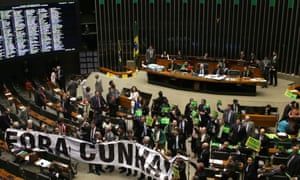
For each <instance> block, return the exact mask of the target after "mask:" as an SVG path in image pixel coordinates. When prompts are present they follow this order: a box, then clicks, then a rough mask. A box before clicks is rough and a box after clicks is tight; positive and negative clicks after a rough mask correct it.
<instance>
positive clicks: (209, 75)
mask: <svg viewBox="0 0 300 180" xmlns="http://www.w3.org/2000/svg"><path fill="white" fill-rule="evenodd" d="M204 77H205V78H207V79H214V80H224V79H225V77H226V76H225V75H222V76H220V75H216V74H208V75H206V76H204Z"/></svg>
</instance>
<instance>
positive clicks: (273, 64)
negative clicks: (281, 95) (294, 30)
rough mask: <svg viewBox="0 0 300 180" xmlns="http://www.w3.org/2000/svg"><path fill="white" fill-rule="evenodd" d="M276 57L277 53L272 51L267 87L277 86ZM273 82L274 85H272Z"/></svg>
mask: <svg viewBox="0 0 300 180" xmlns="http://www.w3.org/2000/svg"><path fill="white" fill-rule="evenodd" d="M278 61H279V59H278V56H277V52H275V51H273V53H272V59H271V68H270V84H269V85H274V86H277V68H278V67H277V65H278ZM273 80H274V84H273Z"/></svg>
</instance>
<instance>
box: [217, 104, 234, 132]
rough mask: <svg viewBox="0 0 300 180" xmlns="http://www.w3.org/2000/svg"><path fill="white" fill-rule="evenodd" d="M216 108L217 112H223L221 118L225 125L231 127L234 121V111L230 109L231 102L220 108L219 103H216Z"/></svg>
mask: <svg viewBox="0 0 300 180" xmlns="http://www.w3.org/2000/svg"><path fill="white" fill-rule="evenodd" d="M217 109H218V111H219V112H221V113H223V120H224V122H225V125H227V126H229V127H231V125H233V124H234V123H235V120H236V115H235V112H233V111H232V109H231V104H228V105H227V107H226V109H221V108H220V106H219V105H217Z"/></svg>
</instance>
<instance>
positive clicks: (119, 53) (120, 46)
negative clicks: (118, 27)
mask: <svg viewBox="0 0 300 180" xmlns="http://www.w3.org/2000/svg"><path fill="white" fill-rule="evenodd" d="M118 61H119V63H122V45H121V41H120V40H118Z"/></svg>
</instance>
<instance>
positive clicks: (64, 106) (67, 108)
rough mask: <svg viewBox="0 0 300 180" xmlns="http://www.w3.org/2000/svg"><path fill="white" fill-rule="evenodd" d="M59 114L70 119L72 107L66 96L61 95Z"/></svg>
mask: <svg viewBox="0 0 300 180" xmlns="http://www.w3.org/2000/svg"><path fill="white" fill-rule="evenodd" d="M61 112H62V113H63V115H64V118H67V119H71V113H72V105H71V102H70V97H69V96H67V95H66V94H64V95H63V97H62V100H61Z"/></svg>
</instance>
